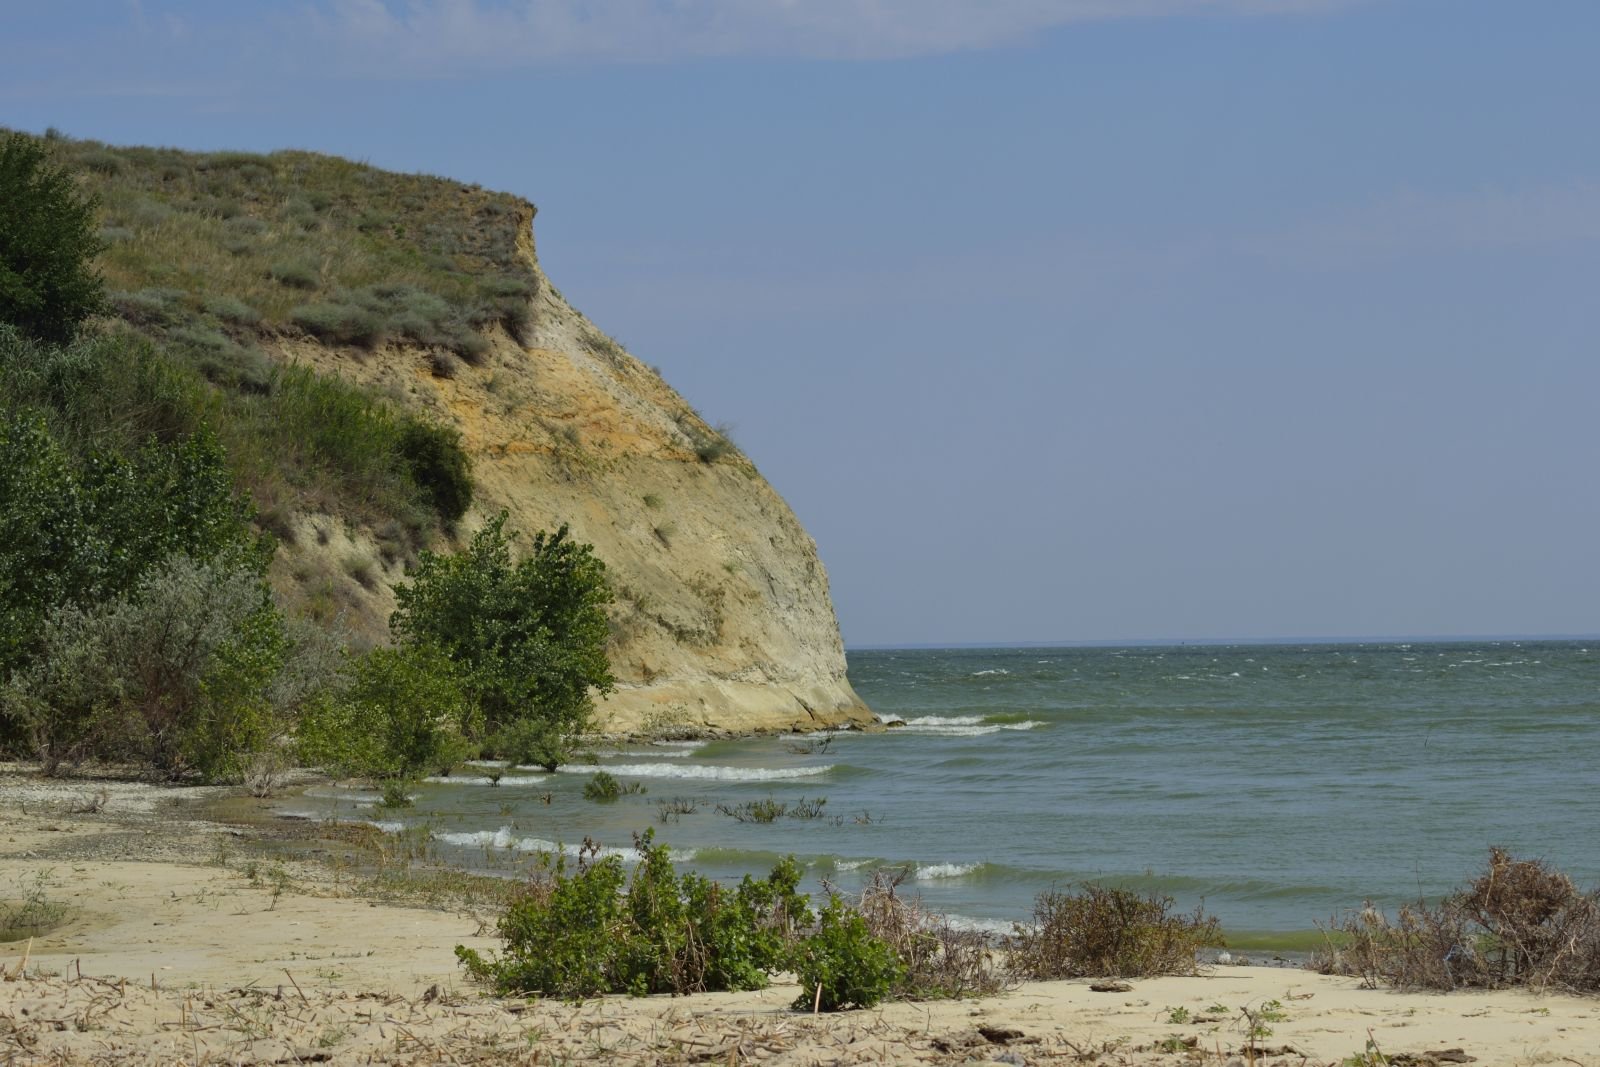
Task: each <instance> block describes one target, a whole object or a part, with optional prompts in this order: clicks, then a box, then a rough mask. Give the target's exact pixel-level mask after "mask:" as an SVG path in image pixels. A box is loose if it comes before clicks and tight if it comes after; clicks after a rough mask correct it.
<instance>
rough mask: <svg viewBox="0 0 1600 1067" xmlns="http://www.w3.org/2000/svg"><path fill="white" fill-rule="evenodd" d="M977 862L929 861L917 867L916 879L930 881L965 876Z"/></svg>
mask: <svg viewBox="0 0 1600 1067" xmlns="http://www.w3.org/2000/svg"><path fill="white" fill-rule="evenodd" d="M981 866H982V864H979V863H930V864H929V865H928V866H926V867H918V868H917V881H919V882H931V881H934V880H936V879H939V878H965V877H966V876H967V875H969V874H971V873H972V872H973V871H976V870H977V869H978V868H979V867H981Z"/></svg>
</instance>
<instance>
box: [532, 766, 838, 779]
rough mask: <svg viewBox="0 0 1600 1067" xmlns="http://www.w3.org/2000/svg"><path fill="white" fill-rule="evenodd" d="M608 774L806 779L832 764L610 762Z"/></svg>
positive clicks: (575, 770) (571, 770)
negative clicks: (726, 764)
mask: <svg viewBox="0 0 1600 1067" xmlns="http://www.w3.org/2000/svg"><path fill="white" fill-rule="evenodd" d="M605 769H606V770H607V771H608V772H610V773H611V774H621V775H628V776H630V777H634V778H695V779H702V780H711V781H718V782H776V781H782V780H785V779H788V778H810V777H812V776H814V775H818V774H827V773H828V772H829V771H831V770H833V764H831V763H829V764H824V765H823V766H820V767H718V766H713V765H711V764H705V763H693V764H682V763H614V764H611V765H610V766H608V767H606V768H605ZM594 771H595V768H593V767H562V768H561V773H562V774H593V773H594Z"/></svg>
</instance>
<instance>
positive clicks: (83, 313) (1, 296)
mask: <svg viewBox="0 0 1600 1067" xmlns="http://www.w3.org/2000/svg"><path fill="white" fill-rule="evenodd" d="M95 207H96V204H95V201H94V200H93V199H92V198H87V197H82V196H79V195H78V192H77V190H76V189H75V188H74V187H73V182H72V176H71V175H70V174H68V173H67V172H66V171H65V170H62V169H61V168H60V167H53V166H51V165H50V163H49V160H48V157H47V156H46V154H45V148H44V145H43V144H42V143H40V142H39V141H38V140H37V139H36V138H33V137H29V136H28V135H27V134H22V133H11V134H6V135H5V136H4V137H3V138H0V322H9V323H14V324H15V325H16V326H17V327H18V328H19V329H21V330H22V331H23V332H24V333H26V334H29V335H30V336H33V337H37V338H41V339H43V340H47V341H58V342H62V341H68V340H71V338H72V336H73V334H75V333H76V332H77V330H78V326H79V324H80V323H82V322H83V320H84V319H86V318H88V317H89V316H90V315H92V314H94V313H95V312H96V311H98V310H99V309H100V307H101V305H102V302H103V300H104V287H103V285H102V283H101V281H100V276H99V275H98V274H97V273H95V271H94V268H93V266H92V263H91V261H92V260H93V259H94V257H95V256H96V255H97V254H98V253H99V251H100V247H101V246H100V240H99V237H98V236H97V232H96V228H95Z"/></svg>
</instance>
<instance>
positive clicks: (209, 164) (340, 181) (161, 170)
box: [46, 135, 538, 614]
mask: <svg viewBox="0 0 1600 1067" xmlns="http://www.w3.org/2000/svg"><path fill="white" fill-rule="evenodd" d="M46 143H47V145H48V146H49V149H50V152H51V155H52V157H53V158H54V159H55V160H56V161H58V162H59V163H60V164H61V165H62V166H64V167H66V168H67V169H68V170H70V171H71V172H73V173H74V174H76V175H77V176H78V180H79V182H80V184H81V188H82V190H83V192H84V193H85V194H87V195H90V196H92V197H94V198H95V200H96V201H97V202H98V205H99V218H100V223H101V225H100V229H99V237H100V239H101V241H102V242H103V243H104V246H105V247H104V249H103V251H102V253H101V255H100V257H99V260H98V267H99V270H100V272H101V274H102V276H103V278H104V280H105V283H106V289H107V296H108V301H109V312H110V314H111V315H112V316H113V317H114V319H115V320H116V322H115V324H114V326H113V329H114V330H121V331H129V332H132V333H135V334H137V335H139V336H140V337H143V338H145V339H148V340H149V341H150V342H151V343H152V345H153V346H154V348H155V350H156V351H157V353H158V354H159V356H160V357H161V358H162V359H164V360H165V361H168V362H169V363H170V368H169V369H170V371H171V372H172V373H175V374H177V375H178V376H180V377H184V378H187V379H189V386H190V388H191V389H192V391H193V393H194V395H195V400H196V402H197V403H198V405H199V406H200V407H203V408H204V409H206V410H207V411H208V412H210V417H208V418H207V420H206V421H208V422H210V423H211V424H213V426H214V427H215V428H216V430H217V431H218V433H219V434H220V436H222V438H223V443H224V444H225V446H226V447H227V451H228V454H229V456H230V457H231V462H232V464H233V466H234V469H235V472H236V474H237V476H238V480H239V482H240V483H241V485H242V486H243V487H244V488H245V489H246V490H247V491H248V493H249V494H250V496H251V497H252V498H253V500H254V502H255V504H256V506H257V509H258V513H259V519H260V522H261V523H262V524H263V525H264V526H266V527H267V528H268V529H271V530H273V531H274V532H275V533H277V534H278V535H279V536H280V537H290V538H292V537H293V536H294V532H293V529H292V527H291V525H290V522H291V519H292V517H293V516H294V515H296V514H300V513H304V512H307V511H316V512H321V513H328V514H332V515H338V516H343V517H345V518H347V519H350V520H353V521H357V522H359V523H361V524H363V525H365V526H368V527H370V528H371V529H373V530H374V531H376V533H377V535H378V537H379V540H380V542H381V548H382V551H383V552H384V554H385V555H386V556H388V557H390V558H399V559H406V560H409V559H412V558H414V557H415V553H416V551H417V550H418V549H419V548H420V547H422V546H423V545H425V544H426V543H428V541H429V540H430V539H431V538H433V537H434V536H436V535H437V534H438V532H439V531H440V529H441V527H442V525H443V524H444V523H448V522H449V521H451V520H453V519H455V518H457V517H459V516H460V514H461V513H462V512H463V511H464V510H465V506H466V501H465V499H464V497H463V493H462V487H461V486H460V485H441V484H440V479H439V477H438V476H437V472H436V471H433V472H430V471H429V470H426V469H423V468H426V467H427V466H428V465H429V464H432V465H434V466H437V465H438V464H439V462H440V459H439V457H440V455H441V454H448V453H450V452H451V451H452V450H453V449H454V448H455V432H454V431H453V430H450V429H446V428H445V427H444V426H442V425H438V424H435V423H431V422H428V421H427V420H425V419H423V418H419V417H418V416H417V414H415V413H414V412H413V411H410V410H407V406H406V405H405V404H403V403H397V400H399V398H397V397H394V396H384V395H382V394H381V392H379V391H376V390H371V389H363V388H361V387H358V386H354V385H351V384H349V383H347V381H346V380H344V379H342V378H338V377H334V376H331V375H326V374H317V373H314V372H313V371H311V370H309V369H307V368H304V367H292V366H286V365H284V364H283V362H282V361H281V360H278V359H274V358H272V357H270V356H269V355H268V351H267V350H268V349H270V348H273V347H274V346H276V345H279V344H281V343H282V342H284V341H285V340H292V339H295V338H308V339H316V340H318V341H322V342H325V343H327V344H332V345H341V346H353V347H354V348H355V349H356V350H357V351H361V350H372V349H375V348H377V347H379V346H380V345H383V344H385V343H388V342H396V343H404V344H409V345H414V346H418V347H423V348H426V349H428V350H429V351H430V353H431V358H432V360H433V361H434V365H435V369H436V371H437V372H439V373H443V374H448V373H451V372H452V371H453V370H454V368H455V367H458V366H459V365H460V364H459V362H458V361H467V362H472V361H475V360H478V359H480V358H481V357H482V356H483V354H484V353H485V352H486V351H487V349H488V347H489V342H488V340H487V339H486V337H485V334H486V333H487V332H490V331H496V330H504V331H506V332H507V333H509V334H511V335H512V336H513V337H518V336H521V335H522V334H523V332H524V331H525V330H526V329H527V328H528V325H529V315H530V299H531V298H532V296H533V295H534V293H535V292H536V289H537V284H538V283H537V279H536V277H535V274H534V272H533V270H532V269H531V267H530V264H529V260H528V257H527V256H526V255H519V248H518V244H519V240H521V241H523V242H526V240H527V237H526V234H527V227H528V224H529V222H530V221H531V218H532V215H533V210H534V209H533V206H532V205H531V204H529V203H527V202H526V201H523V200H520V199H518V198H516V197H513V196H510V195H508V194H504V193H494V192H489V191H486V190H484V189H481V188H479V187H477V186H468V185H464V184H462V183H459V182H453V181H448V180H446V179H442V178H433V177H427V176H422V175H404V174H394V173H390V172H386V171H382V170H379V169H377V168H374V167H370V166H366V165H364V164H359V163H353V162H350V161H348V160H343V159H338V158H334V157H331V156H322V155H316V154H312V153H308V152H298V151H283V152H274V153H270V154H266V155H261V154H253V153H244V152H213V153H194V152H183V151H179V150H176V149H170V148H141V147H131V148H121V147H111V146H107V145H104V144H100V143H98V142H94V141H76V140H68V139H65V138H60V137H56V136H52V135H47V137H46ZM446 458H447V461H453V460H450V457H448V456H447V457H446ZM455 462H459V461H455ZM446 480H448V479H446ZM310 606H311V609H312V610H313V612H314V613H321V614H329V613H332V612H334V611H336V610H337V608H338V605H337V604H336V603H331V602H327V599H326V598H323V601H322V602H318V600H317V598H316V597H314V596H313V597H312V598H311V605H310Z"/></svg>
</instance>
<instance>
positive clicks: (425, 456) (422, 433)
mask: <svg viewBox="0 0 1600 1067" xmlns="http://www.w3.org/2000/svg"><path fill="white" fill-rule="evenodd" d="M398 448H399V453H400V455H401V457H402V458H404V459H405V461H406V465H407V466H408V467H409V468H410V470H411V478H412V480H413V481H414V482H416V483H417V486H418V487H419V488H420V489H421V490H422V491H423V492H424V493H426V494H427V496H428V500H429V502H430V503H431V504H432V505H433V510H434V511H436V512H438V513H439V517H440V518H442V519H444V520H445V521H446V522H455V521H456V520H457V519H459V518H461V516H463V515H465V514H466V513H467V509H468V508H469V507H471V506H472V461H471V460H469V459H468V458H467V453H466V452H465V450H463V449H462V447H461V434H460V433H459V432H458V431H457V430H455V429H454V428H452V427H448V426H441V425H439V424H437V423H430V422H420V421H418V420H416V419H410V418H408V419H406V420H405V422H404V423H403V424H402V425H401V427H400V440H399V444H398Z"/></svg>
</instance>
